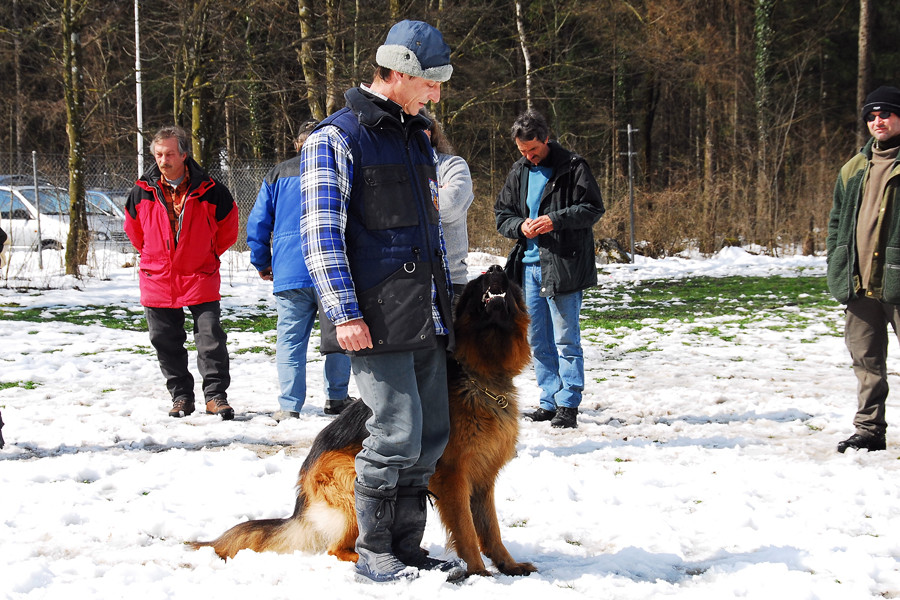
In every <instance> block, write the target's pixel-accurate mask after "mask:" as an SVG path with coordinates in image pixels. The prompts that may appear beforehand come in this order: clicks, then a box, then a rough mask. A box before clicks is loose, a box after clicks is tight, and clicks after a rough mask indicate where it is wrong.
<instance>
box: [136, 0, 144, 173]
mask: <svg viewBox="0 0 900 600" xmlns="http://www.w3.org/2000/svg"><path fill="white" fill-rule="evenodd" d="M139 4H140V0H134V86H135V95H136V96H137V161H138V169H137V172H138V177H141V175H143V174H144V108H143V100H142V98H141V95H142V94H141V27H140V23H141V18H140V9H139V8H138V6H139Z"/></svg>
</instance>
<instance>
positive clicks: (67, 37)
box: [60, 0, 88, 277]
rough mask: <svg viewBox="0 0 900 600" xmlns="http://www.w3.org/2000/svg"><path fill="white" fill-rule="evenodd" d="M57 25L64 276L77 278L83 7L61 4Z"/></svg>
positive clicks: (81, 243)
mask: <svg viewBox="0 0 900 600" xmlns="http://www.w3.org/2000/svg"><path fill="white" fill-rule="evenodd" d="M61 8H62V10H61V15H60V17H61V18H60V22H61V24H62V38H63V41H62V43H63V94H64V96H65V102H66V131H67V133H68V137H69V198H70V202H69V237H68V239H67V240H66V274H67V275H74V276H76V277H78V276H79V269H78V266H79V265H84V264H87V252H88V236H87V213H86V211H85V206H84V169H83V164H84V155H83V152H84V150H83V148H82V140H83V138H84V80H83V75H82V65H81V26H82V19H83V17H84V10H85V5H84V3H79V2H75V1H73V0H63V3H62V7H61Z"/></svg>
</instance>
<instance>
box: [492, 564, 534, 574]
mask: <svg viewBox="0 0 900 600" xmlns="http://www.w3.org/2000/svg"><path fill="white" fill-rule="evenodd" d="M497 569H498V570H499V571H500V572H501V573H503V574H504V575H512V576H520V575H530V574H531V573H534V572H536V571H537V567H535V566H534V565H533V564H531V563H530V562H520V563H516V562H514V563H504V564H502V565H497Z"/></svg>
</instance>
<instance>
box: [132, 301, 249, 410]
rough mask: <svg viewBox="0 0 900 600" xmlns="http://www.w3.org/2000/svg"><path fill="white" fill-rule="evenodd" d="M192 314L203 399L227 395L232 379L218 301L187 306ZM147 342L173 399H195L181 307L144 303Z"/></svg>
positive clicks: (225, 396)
mask: <svg viewBox="0 0 900 600" xmlns="http://www.w3.org/2000/svg"><path fill="white" fill-rule="evenodd" d="M187 308H188V310H190V311H191V315H192V316H193V317H194V344H195V345H196V346H197V369H198V370H199V371H200V376H201V377H202V378H203V396H204V400H209V399H210V398H217V397H221V398H227V394H226V391H227V390H228V385H229V384H230V383H231V376H230V375H229V373H228V366H229V363H228V349H227V348H226V347H225V342H226V339H227V337H226V335H225V330H224V329H222V324H221V322H220V315H221V309H220V307H219V302H218V301H216V302H205V303H203V304H197V305H194V306H188V307H187ZM144 314H145V315H146V317H147V328H148V329H149V330H150V343H151V344H153V347H154V348H155V349H156V356H157V358H158V359H159V368H160V370H161V371H162V374H163V376H164V377H165V378H166V388H168V390H169V393H170V394H172V399H173V400H174V399H176V398H189V399H191V400H193V399H194V378H193V377H192V376H191V372H190V371H189V370H188V353H187V349H185V347H184V343H185V342H186V341H187V332H186V331H185V330H184V309H181V308H150V307H146V306H145V307H144Z"/></svg>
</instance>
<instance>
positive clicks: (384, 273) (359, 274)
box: [319, 88, 453, 354]
mask: <svg viewBox="0 0 900 600" xmlns="http://www.w3.org/2000/svg"><path fill="white" fill-rule="evenodd" d="M345 97H346V99H347V107H346V108H343V109H341V110H339V111H337V112H336V113H334V114H333V115H331V116H330V117H328V118H327V119H325V120H324V121H322V123H321V124H320V125H319V126H320V127H322V126H325V125H333V126H335V127H338V128H339V129H340V130H341V131H343V132H344V133H345V134H346V135H347V136H348V138H349V139H350V145H351V151H352V154H353V182H352V191H351V196H350V203H349V206H348V210H347V227H346V230H345V235H344V240H345V245H346V251H347V259H348V261H349V266H350V273H351V275H352V277H353V285H354V288H355V289H356V294H357V299H358V300H359V305H360V309H361V310H362V313H363V317H364V319H365V321H366V324H367V325H368V327H369V331H370V333H371V334H372V343H373V346H374V348H373V349H372V350H365V351H360V352H357V354H367V353H380V352H396V351H407V350H415V349H421V348H429V347H433V346H435V345H436V343H437V339H436V338H437V336H436V335H435V330H434V320H433V318H432V312H431V282H432V279H433V280H434V281H435V282H437V286H436V287H437V291H438V307H439V310H440V313H441V318H442V320H443V322H444V324H445V325H446V326H447V328H448V329H450V339H449V340H448V342H449V343H448V345H449V347H450V349H452V347H453V342H452V338H453V335H452V320H451V316H450V297H449V293H448V291H447V285H446V282H447V280H448V278H447V274H446V271H445V270H444V257H443V254H442V252H441V230H440V213H439V211H438V185H437V175H436V170H435V164H434V156H433V153H432V150H431V144H430V142H429V140H428V137H427V136H426V135H425V133H424V130H425V128H426V127H427V126H428V125H429V122H428V120H427V119H425V118H424V117H421V116H418V115H417V116H409V115H403V116H404V119H405V122H401V121H400V120H399V119H398V118H397V117H395V116H394V115H392V114H391V113H390V112H388V111H386V110H384V109H383V108H381V107H379V106H378V105H377V104H376V103H375V102H373V100H372V99H370V98H369V97H367V96H366V95H365V94H364V93H363V92H362V91H361V90H360V89H359V88H353V89H351V90H349V91H348V92H347V93H346V94H345ZM398 109H399V107H398ZM323 320H324V321H326V323H325V324H323V327H322V351H323V352H330V351H340V348H339V347H337V340H336V338H335V337H334V335H333V326H331V324H330V323H328V322H327V321H328V319H323Z"/></svg>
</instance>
